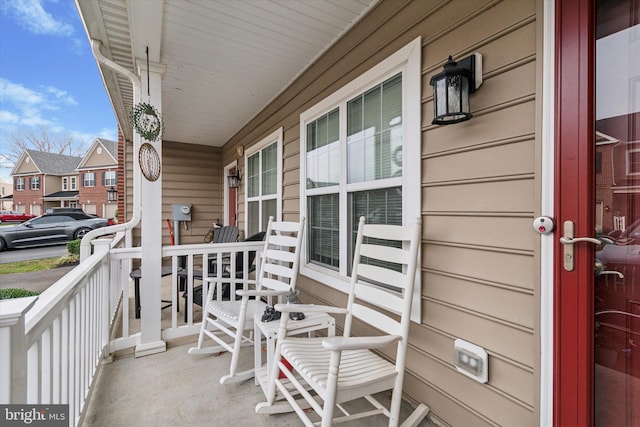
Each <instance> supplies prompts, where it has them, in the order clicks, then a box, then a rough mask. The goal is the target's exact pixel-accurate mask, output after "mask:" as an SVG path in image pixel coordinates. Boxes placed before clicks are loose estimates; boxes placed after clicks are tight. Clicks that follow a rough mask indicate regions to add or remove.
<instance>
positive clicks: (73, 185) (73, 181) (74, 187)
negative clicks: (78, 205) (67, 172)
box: [69, 176, 78, 191]
mask: <svg viewBox="0 0 640 427" xmlns="http://www.w3.org/2000/svg"><path fill="white" fill-rule="evenodd" d="M77 189H78V179H77V178H76V177H75V176H72V177H70V179H69V190H70V191H76V190H77Z"/></svg>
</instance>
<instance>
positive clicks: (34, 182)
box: [31, 176, 42, 190]
mask: <svg viewBox="0 0 640 427" xmlns="http://www.w3.org/2000/svg"><path fill="white" fill-rule="evenodd" d="M41 181H42V180H41V179H40V177H39V176H32V177H31V190H39V189H40V188H41V186H42V182H41Z"/></svg>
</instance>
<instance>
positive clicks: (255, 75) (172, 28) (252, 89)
mask: <svg viewBox="0 0 640 427" xmlns="http://www.w3.org/2000/svg"><path fill="white" fill-rule="evenodd" d="M378 1H379V0H343V1H340V2H330V1H309V2H302V1H301V2H295V3H290V2H289V3H283V2H282V1H278V0H269V1H266V0H265V1H264V2H259V3H256V2H235V1H228V0H218V1H215V2H211V1H206V0H194V1H191V2H184V1H182V0H164V1H162V2H160V1H157V2H155V1H154V2H128V1H126V0H101V1H100V2H97V1H91V2H89V1H87V2H85V1H77V5H78V8H79V10H80V14H81V16H82V17H83V21H84V23H85V28H86V31H87V33H88V35H89V37H90V38H94V39H99V40H101V41H102V45H103V53H104V55H105V56H106V57H108V58H110V59H112V60H114V61H115V62H117V63H118V64H120V65H122V66H124V67H126V68H127V69H130V70H131V71H134V72H135V71H136V70H135V68H136V63H135V61H136V58H137V59H138V60H142V59H146V54H145V48H146V46H147V45H148V46H149V55H150V60H151V61H155V62H159V63H161V64H163V65H165V66H166V73H165V75H164V76H163V81H162V97H163V104H164V108H163V118H164V120H165V124H166V132H165V135H164V140H168V141H177V142H185V143H192V144H203V145H209V146H222V145H224V144H225V143H226V142H227V141H228V140H229V139H230V138H231V137H232V136H233V135H234V134H235V133H236V132H238V130H240V129H241V128H242V126H244V125H245V124H246V123H247V122H248V121H249V120H251V119H252V118H253V117H254V116H255V115H257V114H258V113H259V112H260V111H261V110H262V109H263V108H264V107H265V106H266V105H268V104H269V102H271V101H272V100H273V99H274V98H275V97H276V96H278V95H279V94H280V93H281V92H282V91H283V90H284V89H285V88H286V87H287V86H288V85H289V84H290V83H291V82H292V81H293V80H295V79H296V78H297V77H298V76H299V75H300V74H301V73H302V72H303V71H304V70H305V69H306V68H307V67H308V66H309V65H311V64H312V63H313V62H314V61H315V60H316V59H317V58H318V57H319V56H320V55H321V54H322V53H324V52H325V50H326V49H327V48H328V47H329V46H331V45H333V44H334V43H335V42H336V41H337V40H338V39H339V38H340V37H341V36H342V35H343V34H344V33H345V32H346V31H347V30H348V29H349V28H351V26H353V25H354V24H355V23H356V22H358V21H359V20H360V19H361V18H362V17H363V16H364V15H366V13H367V12H368V11H369V10H370V9H371V8H372V7H373V6H375V4H376V3H377V2H378ZM100 71H101V73H102V76H103V81H104V84H105V87H106V89H107V92H108V95H109V97H110V100H111V103H112V105H113V108H114V110H115V112H116V115H117V118H118V122H119V123H121V125H122V128H123V133H124V135H125V138H126V139H127V140H132V138H133V137H132V130H131V127H130V126H129V125H128V113H129V112H130V111H131V109H132V107H133V90H132V88H131V84H130V83H129V82H128V81H126V79H124V78H122V77H121V76H118V75H115V74H114V73H113V72H112V71H111V70H108V69H106V68H103V67H101V69H100ZM143 98H144V97H143Z"/></svg>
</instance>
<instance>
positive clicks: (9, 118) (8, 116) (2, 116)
mask: <svg viewBox="0 0 640 427" xmlns="http://www.w3.org/2000/svg"><path fill="white" fill-rule="evenodd" d="M19 120H20V117H19V116H18V115H17V114H13V113H12V112H11V111H6V110H0V124H1V125H7V124H10V123H11V124H14V123H18V121H19Z"/></svg>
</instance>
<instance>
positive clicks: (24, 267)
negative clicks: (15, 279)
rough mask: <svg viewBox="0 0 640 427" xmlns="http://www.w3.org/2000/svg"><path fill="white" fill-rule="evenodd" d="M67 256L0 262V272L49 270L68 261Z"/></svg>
mask: <svg viewBox="0 0 640 427" xmlns="http://www.w3.org/2000/svg"><path fill="white" fill-rule="evenodd" d="M69 258H70V257H69V256H64V257H55V258H43V259H32V260H28V261H16V262H8V263H6V264H0V274H9V273H27V272H30V271H39V270H49V269H51V268H56V267H58V266H60V265H61V264H64V263H68V262H69V261H70V260H69Z"/></svg>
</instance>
